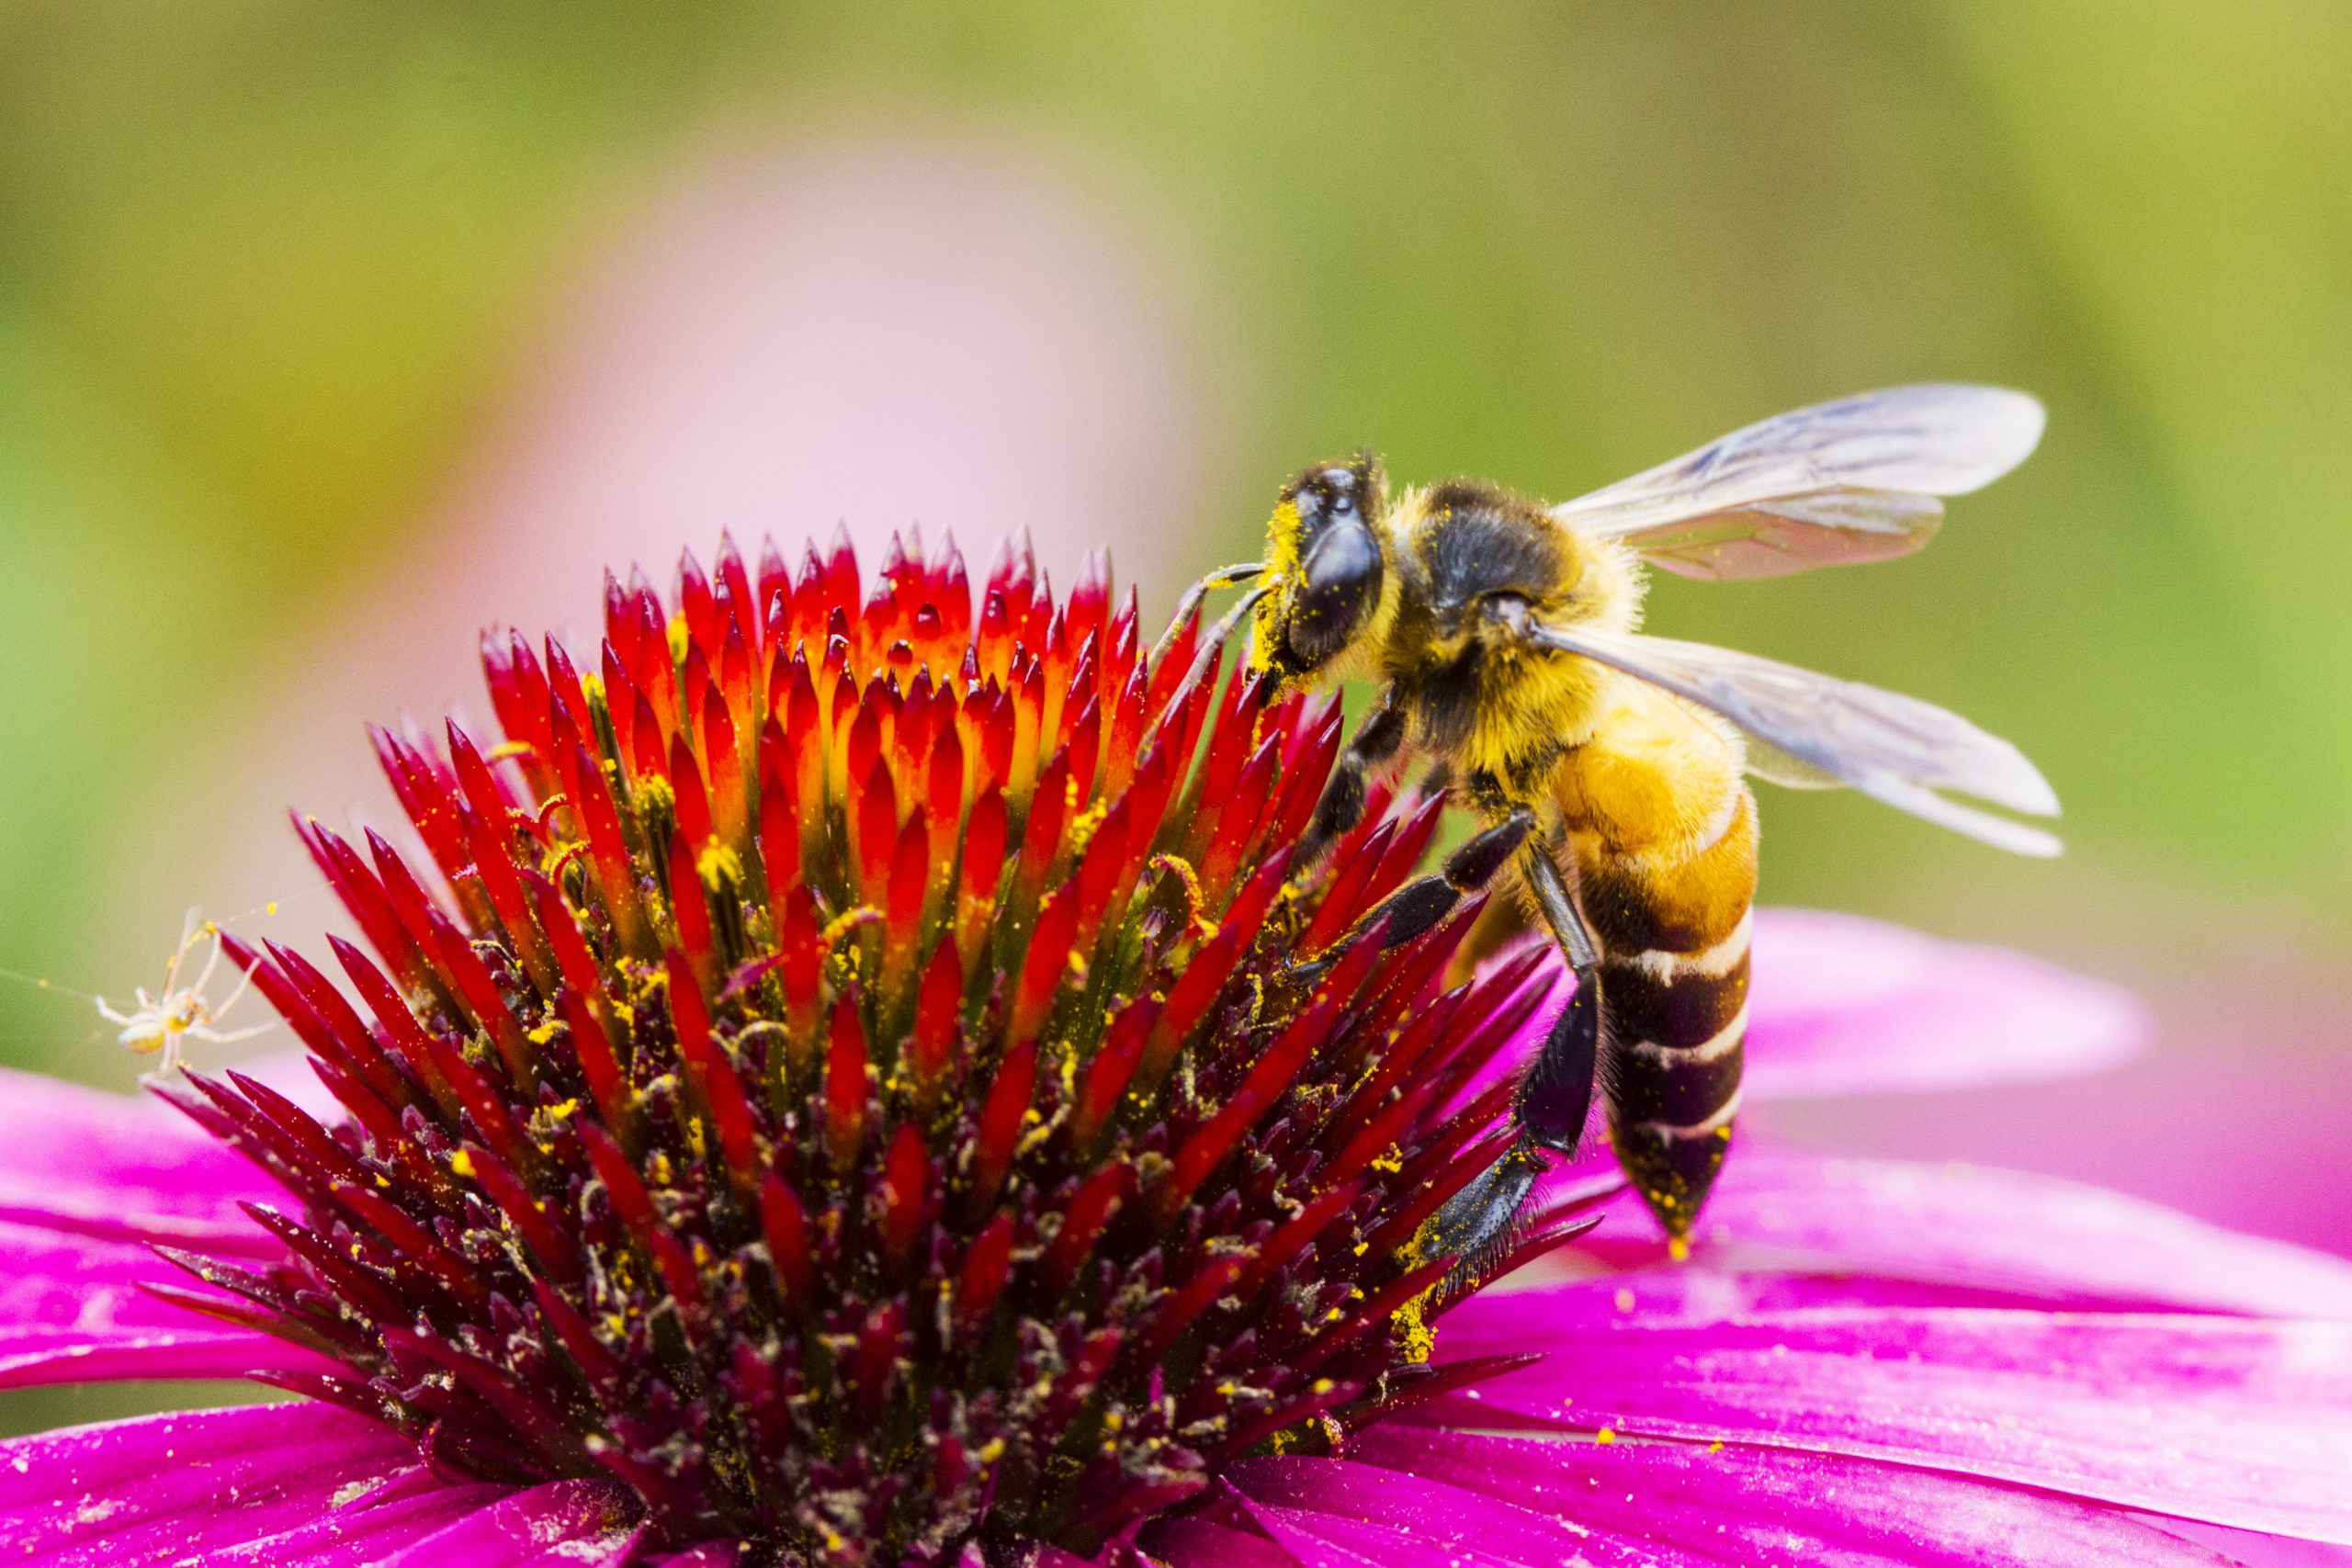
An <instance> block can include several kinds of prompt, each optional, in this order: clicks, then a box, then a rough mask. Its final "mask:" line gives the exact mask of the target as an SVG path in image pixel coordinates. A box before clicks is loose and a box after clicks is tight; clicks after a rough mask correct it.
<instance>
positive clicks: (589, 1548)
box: [384, 1481, 645, 1568]
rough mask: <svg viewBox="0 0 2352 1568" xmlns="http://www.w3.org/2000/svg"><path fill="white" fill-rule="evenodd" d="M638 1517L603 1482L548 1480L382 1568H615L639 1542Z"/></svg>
mask: <svg viewBox="0 0 2352 1568" xmlns="http://www.w3.org/2000/svg"><path fill="white" fill-rule="evenodd" d="M640 1514H641V1510H640V1509H639V1506H638V1505H637V1502H636V1499H634V1498H633V1497H631V1496H630V1495H628V1492H626V1491H624V1490H623V1489H621V1488H620V1487H617V1486H615V1485H613V1484H612V1483H608V1482H602V1481H559V1482H551V1483H548V1484H547V1485H544V1486H534V1487H531V1488H529V1489H528V1490H526V1491H522V1492H515V1493H510V1494H508V1495H506V1496H504V1497H503V1498H501V1499H499V1500H498V1501H497V1502H495V1503H492V1505H491V1506H488V1507H486V1508H481V1509H479V1510H477V1511H475V1512H473V1513H470V1514H468V1515H467V1516H466V1517H463V1518H461V1519H458V1520H457V1521H456V1522H455V1523H453V1524H450V1525H448V1526H447V1527H445V1528H444V1529H440V1530H438V1531H436V1532H435V1533H434V1534H433V1535H431V1536H428V1537H426V1538H425V1539H424V1540H420V1541H418V1542H417V1543H416V1544H415V1545H413V1546H412V1547H410V1548H409V1549H408V1550H407V1551H402V1552H401V1553H400V1554H399V1555H398V1556H395V1557H392V1558H390V1559H387V1560H386V1561H385V1564H384V1568H531V1565H532V1564H535V1563H547V1564H554V1563H568V1564H569V1563H576V1564H578V1565H579V1568H595V1565H596V1564H598V1563H616V1564H617V1563H621V1562H627V1561H628V1559H629V1557H630V1556H631V1555H633V1554H634V1553H635V1552H636V1551H637V1548H638V1544H639V1541H640V1540H642V1539H643V1536H644V1533H645V1532H644V1526H643V1524H642V1523H641V1522H640Z"/></svg>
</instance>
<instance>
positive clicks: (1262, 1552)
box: [1141, 1517, 1298, 1568]
mask: <svg viewBox="0 0 2352 1568" xmlns="http://www.w3.org/2000/svg"><path fill="white" fill-rule="evenodd" d="M1141 1544H1142V1546H1143V1549H1144V1550H1145V1551H1148V1552H1149V1553H1150V1554H1151V1556H1152V1558H1153V1560H1154V1561H1156V1562H1165V1563H1167V1564H1168V1568H1298V1559H1297V1558H1295V1557H1294V1556H1292V1555H1291V1554H1290V1553H1289V1552H1287V1551H1283V1549H1282V1548H1281V1547H1279V1546H1277V1545H1275V1544H1274V1543H1273V1542H1272V1541H1271V1540H1267V1539H1266V1538H1265V1537H1264V1536H1262V1535H1251V1534H1250V1533H1249V1532H1248V1531H1246V1530H1238V1529H1233V1528H1232V1527H1230V1526H1228V1525H1221V1524H1218V1523H1216V1521H1215V1520H1213V1519H1204V1518H1199V1517H1184V1518H1179V1519H1167V1520H1163V1521H1161V1522H1159V1523H1157V1524H1154V1525H1151V1526H1148V1527H1147V1528H1146V1529H1145V1530H1144V1533H1143V1538H1142V1541H1141Z"/></svg>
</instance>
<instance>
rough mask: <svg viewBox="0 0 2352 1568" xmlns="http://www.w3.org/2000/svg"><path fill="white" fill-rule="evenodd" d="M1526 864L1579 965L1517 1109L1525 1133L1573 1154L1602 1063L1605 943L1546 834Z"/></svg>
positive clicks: (1551, 922) (1555, 936)
mask: <svg viewBox="0 0 2352 1568" xmlns="http://www.w3.org/2000/svg"><path fill="white" fill-rule="evenodd" d="M1520 872H1521V875H1522V876H1524V877H1525V878H1526V879H1527V886H1528V888H1529V890H1530V891H1531V892H1532V893H1533V894H1534V895H1535V907H1536V908H1537V909H1539V910H1541V911H1542V912H1543V916H1544V924H1545V925H1547V926H1549V927H1550V928H1551V930H1552V940H1553V941H1554V942H1557V943H1558V944H1559V948H1560V953H1561V956H1562V957H1564V958H1566V960H1567V962H1568V967H1569V968H1570V969H1572V970H1574V971H1575V972H1576V977H1577V988H1576V994H1575V995H1573V996H1571V997H1570V998H1568V1005H1567V1006H1566V1007H1565V1008H1563V1009H1562V1010H1560V1016H1559V1017H1558V1018H1556V1019H1555V1020H1553V1021H1552V1027H1551V1029H1550V1031H1549V1032H1547V1033H1546V1034H1545V1035H1544V1045H1543V1048H1542V1049H1541V1050H1539V1051H1538V1052H1536V1054H1535V1059H1534V1060H1533V1061H1532V1062H1531V1063H1530V1064H1529V1065H1528V1068H1527V1076H1526V1077H1524V1078H1522V1079H1521V1081H1520V1086H1519V1093H1518V1095H1517V1097H1516V1098H1515V1099H1514V1100H1512V1102H1511V1114H1512V1116H1513V1118H1514V1119H1515V1120H1516V1121H1517V1122H1519V1128H1520V1136H1521V1138H1522V1139H1524V1140H1529V1141H1532V1142H1533V1143H1536V1144H1538V1145H1542V1146H1543V1147H1544V1148H1547V1149H1555V1150H1557V1151H1558V1152H1559V1153H1561V1154H1564V1155H1573V1154H1575V1153H1576V1152H1577V1145H1578V1144H1579V1143H1580V1142H1581V1141H1582V1140H1583V1137H1584V1124H1585V1119H1586V1118H1587V1117H1588V1116H1589V1115H1590V1114H1591V1111H1592V1092H1593V1085H1594V1083H1595V1081H1596V1080H1597V1079H1598V1077H1600V1017H1601V1013H1600V948H1599V947H1598V946H1597V945H1596V944H1595V943H1594V942H1593V940H1592V933H1591V932H1590V931H1587V930H1586V929H1585V923H1584V917H1583V915H1581V914H1580V913H1578V912H1577V901H1576V897H1575V896H1574V895H1573V894H1571V893H1570V892H1569V891H1568V885H1567V881H1566V878H1565V877H1563V876H1561V874H1560V868H1559V866H1558V865H1557V864H1556V863H1555V862H1554V861H1553V859H1552V857H1551V855H1550V854H1549V853H1548V852H1546V851H1545V850H1544V845H1543V844H1542V842H1541V841H1538V842H1535V843H1531V844H1529V845H1528V846H1527V847H1526V848H1525V849H1524V850H1523V851H1521V854H1520Z"/></svg>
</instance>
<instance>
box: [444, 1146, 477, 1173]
mask: <svg viewBox="0 0 2352 1568" xmlns="http://www.w3.org/2000/svg"><path fill="white" fill-rule="evenodd" d="M449 1168H450V1169H451V1170H452V1171H454V1172H456V1173H457V1174H458V1175H459V1176H462V1177H465V1178H467V1179H471V1178H472V1176H473V1173H474V1156H471V1155H469V1154H468V1153H466V1151H465V1150H463V1149H459V1150H458V1152H457V1153H456V1154H453V1155H451V1156H449Z"/></svg>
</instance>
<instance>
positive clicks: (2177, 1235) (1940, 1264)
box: [1564, 1141, 2352, 1317]
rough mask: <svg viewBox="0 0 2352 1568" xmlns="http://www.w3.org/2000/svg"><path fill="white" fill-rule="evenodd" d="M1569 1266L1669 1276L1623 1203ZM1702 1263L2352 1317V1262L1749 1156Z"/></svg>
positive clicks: (1789, 1154)
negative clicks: (1593, 1264) (1587, 1263)
mask: <svg viewBox="0 0 2352 1568" xmlns="http://www.w3.org/2000/svg"><path fill="white" fill-rule="evenodd" d="M1618 1213H1622V1214H1623V1219H1622V1220H1621V1219H1619V1218H1618V1217H1617V1215H1618ZM1574 1257H1581V1258H1584V1259H1588V1260H1589V1259H1597V1260H1600V1261H1601V1262H1603V1263H1606V1264H1608V1265H1610V1266H1611V1267H1614V1268H1620V1269H1655V1268H1665V1267H1668V1266H1669V1265H1668V1257H1667V1250H1666V1244H1665V1242H1664V1241H1663V1239H1661V1238H1660V1237H1658V1236H1657V1235H1656V1234H1655V1227H1654V1226H1652V1225H1650V1224H1647V1223H1646V1216H1645V1215H1643V1214H1642V1213H1640V1211H1639V1209H1638V1206H1637V1205H1636V1204H1635V1203H1634V1202H1632V1201H1619V1202H1618V1204H1617V1208H1616V1210H1615V1211H1613V1212H1612V1214H1611V1220H1610V1221H1609V1223H1607V1224H1603V1225H1602V1226H1601V1227H1600V1229H1599V1230H1598V1231H1596V1232H1594V1233H1593V1234H1592V1235H1590V1236H1589V1237H1587V1238H1585V1240H1584V1241H1583V1242H1581V1243H1579V1244H1578V1248H1577V1254H1575V1255H1573V1257H1571V1258H1566V1259H1564V1261H1566V1262H1572V1261H1573V1260H1574ZM1694 1261H1695V1262H1698V1263H1700V1264H1702V1265H1703V1266H1704V1267H1706V1268H1708V1269H1715V1270H1721V1271H1724V1272H1740V1271H1749V1272H1754V1271H1760V1270H1767V1269H1770V1270H1786V1269H1808V1270H1824V1271H1827V1270H1835V1271H1838V1272H1842V1273H1853V1274H1863V1275H1873V1276H1879V1277H1882V1278H1887V1279H1901V1280H1918V1281H1924V1282H1928V1283H1932V1284H1942V1285H1950V1286H1955V1287H1962V1288H1966V1289H1971V1290H1975V1291H1983V1292H1998V1293H2002V1294H2007V1295H2010V1296H2015V1297H2020V1298H2040V1299H2041V1300H2042V1301H2044V1302H2045V1303H2050V1304H2059V1305H2072V1306H2077V1307H2108V1308H2158V1309H2170V1308H2183V1307H2187V1308H2193V1309H2199V1310H2211V1311H2219V1312H2239V1313H2252V1314H2259V1315H2264V1316H2273V1317H2352V1262H2347V1261H2346V1260H2345V1259H2343V1258H2333V1257H2330V1256H2329V1255H2327V1254H2325V1253H2322V1252H2312V1251H2310V1250H2307V1249H2305V1248H2303V1247H2294V1246H2290V1245H2289V1244H2287V1243H2285V1242H2275V1241H2267V1240H2264V1239H2262V1238H2259V1237H2256V1236H2248V1235H2239V1234H2237V1233H2236V1232H2233V1231H2227V1230H2223V1229H2221V1228H2220V1227H2219V1226H2215V1225H2210V1224H2205V1223H2204V1222H2203V1221H2201V1220H2195V1219H2191V1218H2189V1217H2188V1215H2186V1214H2182V1213H2177V1212H2175V1211H2173V1210H2170V1209H2166V1208H2164V1207H2161V1206H2160V1205H2157V1204H2154V1203H2150V1202H2146V1201H2143V1200H2140V1199H2137V1198H2130V1197H2125V1196H2124V1195H2122V1194H2121V1193H2117V1192H2109V1191H2105V1190H2101V1189H2099V1188H2096V1187H2087V1186H2083V1185H2081V1184H2079V1183H2075V1182H2072V1181H2065V1180H2061V1179H2058V1178H2055V1177H2048V1176H2034V1175H2029V1174H2026V1173H2023V1172H2018V1171H2007V1170H1988V1169H1984V1168H1977V1167H1973V1166H1962V1165H1926V1164H1907V1163H1904V1162H1901V1161H1894V1160H1870V1159H1836V1158H1829V1157H1826V1156H1820V1155H1815V1154H1811V1153H1807V1152H1805V1151H1803V1150H1797V1149H1791V1148H1787V1147H1785V1146H1776V1145H1770V1144H1758V1143H1757V1142H1754V1141H1750V1142H1747V1143H1746V1144H1744V1145H1742V1146H1741V1148H1740V1150H1739V1153H1738V1155H1737V1156H1736V1157H1735V1158H1733V1159H1732V1160H1731V1161H1730V1162H1729V1163H1728V1164H1726V1165H1725V1167H1724V1176H1723V1179H1722V1181H1721V1182H1720V1183H1719V1184H1718V1185H1717V1186H1716V1188H1715V1192H1714V1196H1713V1200H1712V1201H1710V1202H1709V1204H1708V1207H1707V1211H1706V1213H1705V1214H1704V1215H1703V1216H1702V1219H1701V1223H1700V1235H1699V1237H1698V1240H1697V1243H1696V1246H1695V1247H1694Z"/></svg>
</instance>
